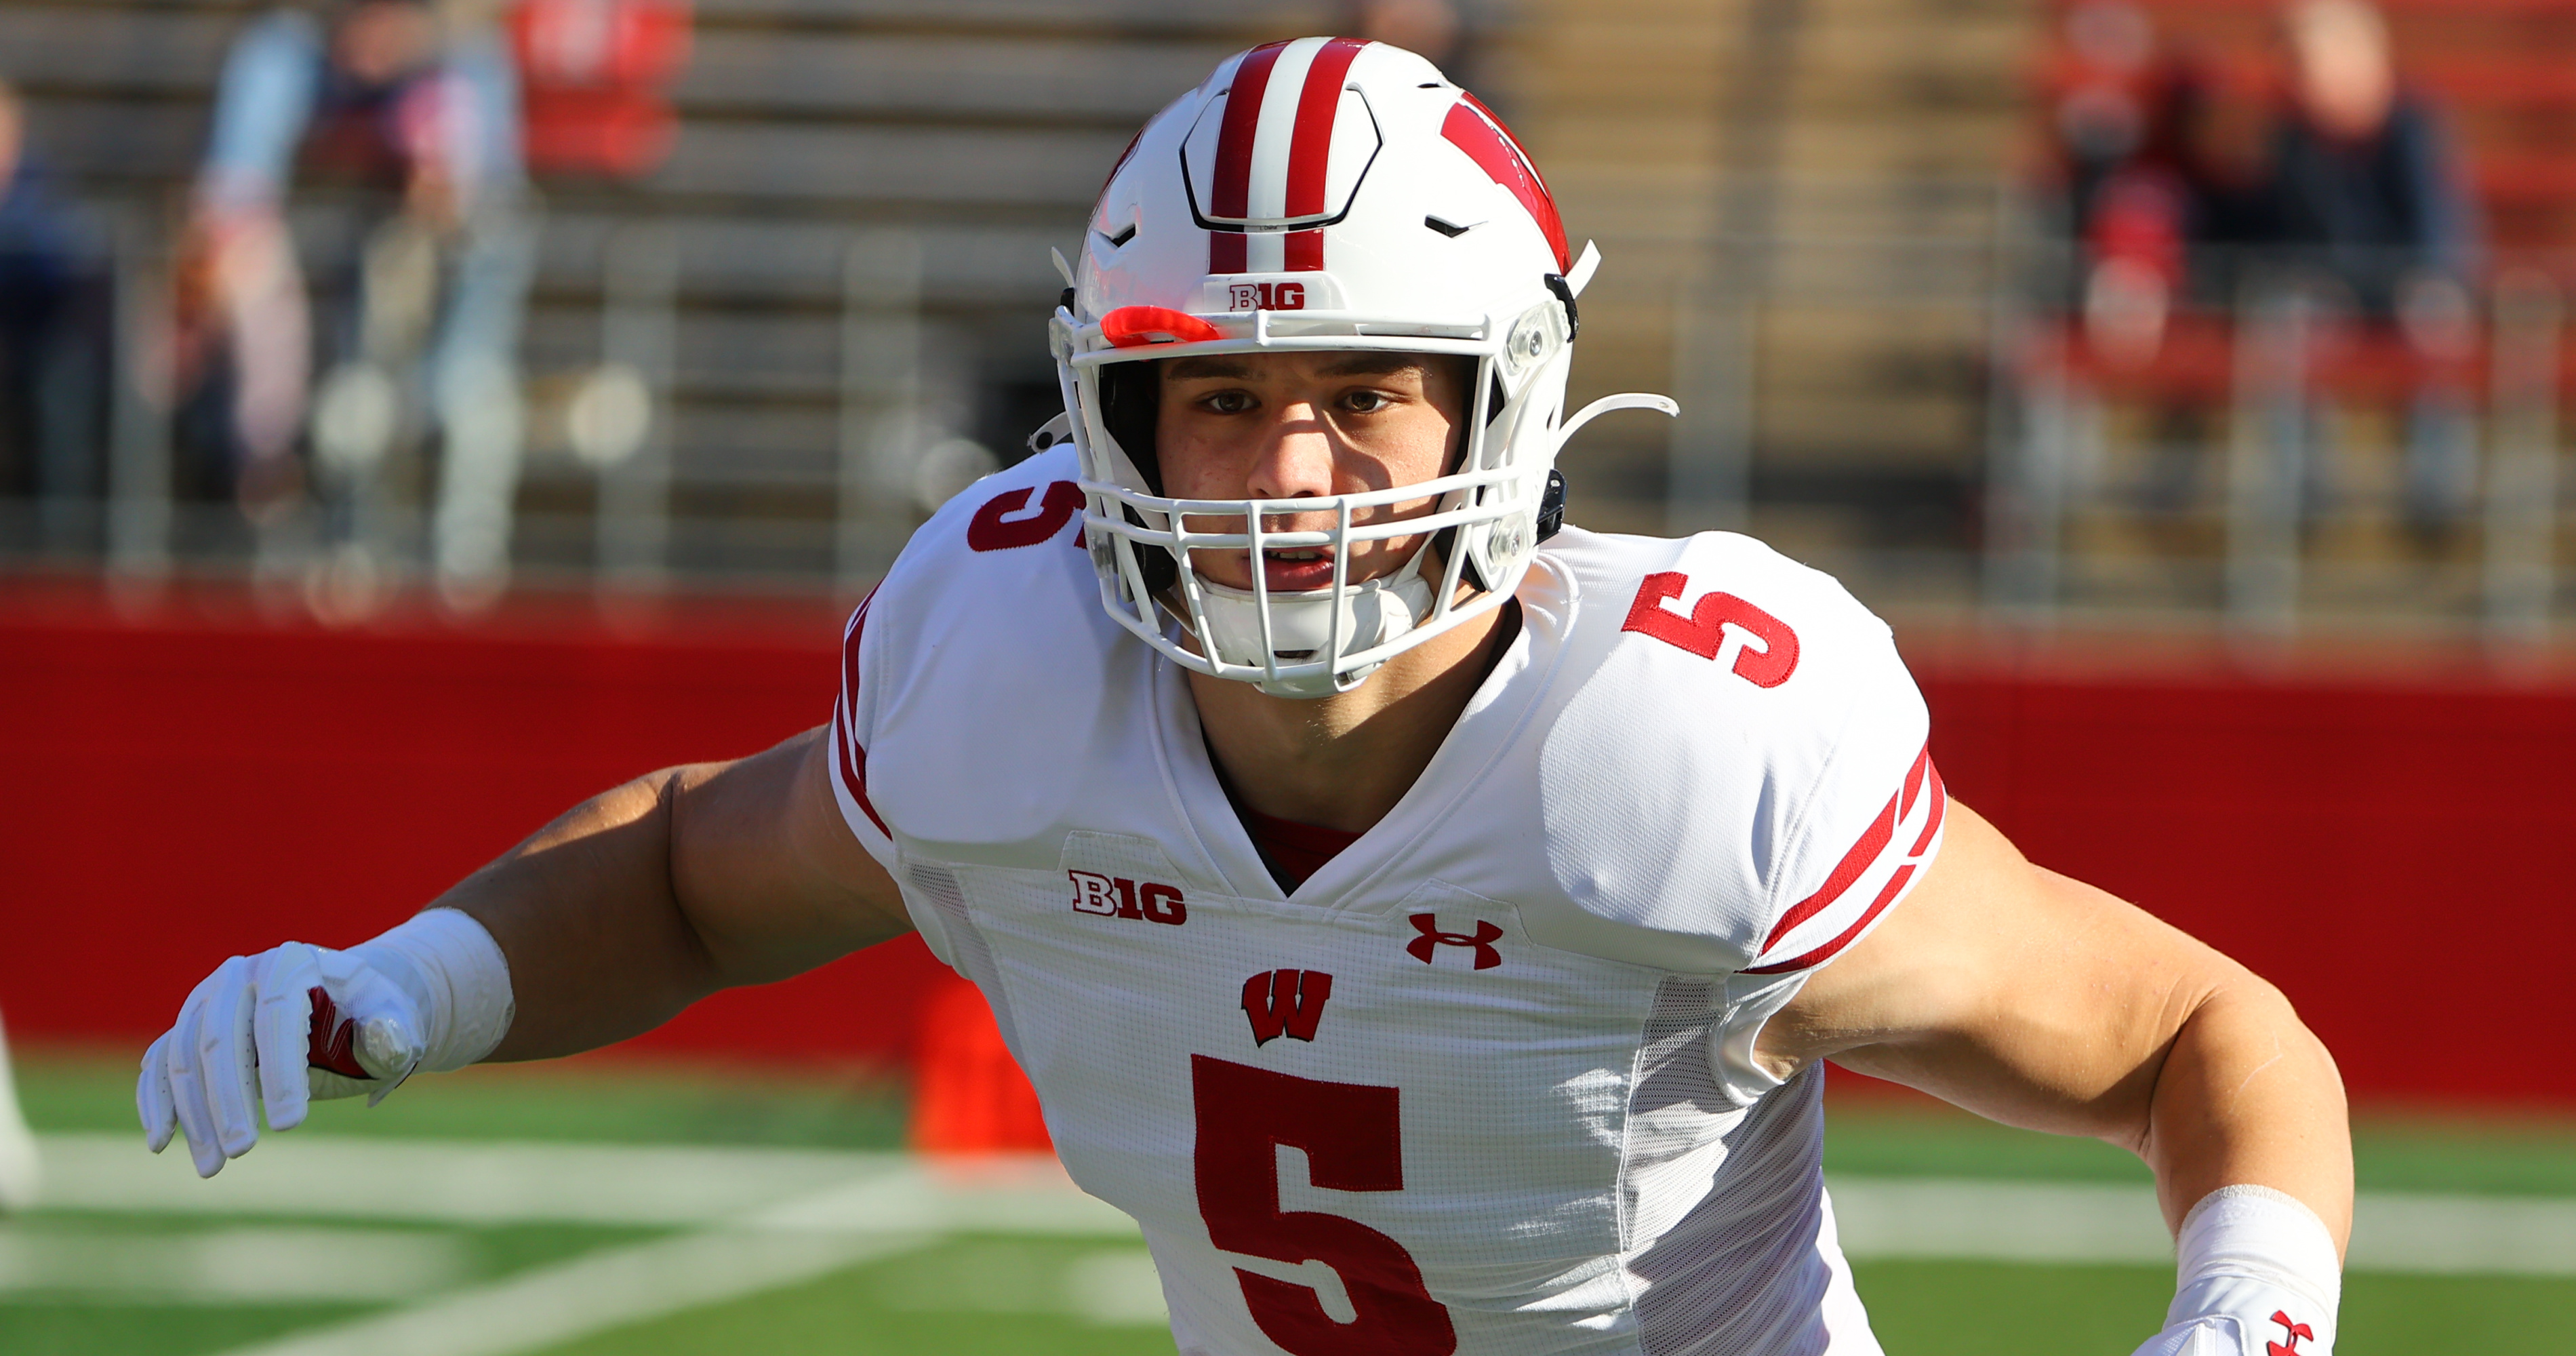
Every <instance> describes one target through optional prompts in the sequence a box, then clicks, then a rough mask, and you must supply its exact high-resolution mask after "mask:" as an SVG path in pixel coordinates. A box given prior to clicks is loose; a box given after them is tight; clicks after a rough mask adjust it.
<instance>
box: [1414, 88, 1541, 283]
mask: <svg viewBox="0 0 2576 1356" xmlns="http://www.w3.org/2000/svg"><path fill="white" fill-rule="evenodd" d="M1440 135H1441V136H1443V137H1446V138H1448V140H1449V142H1450V144H1451V145H1454V146H1456V147H1457V148H1458V149H1459V150H1462V151H1465V152H1466V153H1467V158H1468V159H1470V160H1473V161H1475V162H1476V164H1477V167H1478V168H1480V169H1482V170H1484V171H1485V173H1486V174H1487V175H1489V176H1491V177H1492V178H1493V181H1494V182H1495V183H1498V184H1501V185H1502V186H1503V187H1504V188H1507V189H1509V190H1511V194H1512V196H1513V197H1515V198H1518V199H1520V200H1521V206H1522V207H1525V208H1527V209H1529V214H1530V216H1532V217H1533V218H1536V219H1537V221H1538V228H1539V230H1540V231H1541V232H1542V233H1544V234H1545V235H1546V236H1547V244H1548V248H1549V249H1552V250H1554V251H1556V268H1557V271H1558V272H1560V273H1562V272H1564V271H1565V270H1567V269H1569V268H1571V267H1573V266H1574V252H1573V251H1572V250H1569V249H1567V248H1566V246H1565V223H1564V222H1563V221H1562V220H1560V219H1558V217H1557V215H1556V199H1555V198H1554V197H1552V196H1550V195H1549V193H1548V191H1547V183H1546V181H1545V180H1542V179H1540V178H1539V177H1538V169H1537V167H1535V166H1533V165H1531V164H1530V160H1529V154H1528V153H1527V152H1525V151H1523V150H1522V149H1521V145H1520V143H1519V142H1517V141H1514V140H1513V139H1512V134H1511V133H1510V132H1509V131H1508V130H1506V129H1505V128H1504V127H1503V120H1502V119H1500V118H1497V117H1495V116H1494V113H1493V110H1492V109H1489V108H1487V107H1485V106H1484V105H1483V104H1481V103H1478V102H1477V101H1476V96H1475V95H1472V94H1467V95H1462V96H1460V98H1459V100H1458V102H1457V103H1454V104H1452V105H1450V106H1449V119H1448V121H1446V122H1444V123H1442V124H1441V125H1440Z"/></svg>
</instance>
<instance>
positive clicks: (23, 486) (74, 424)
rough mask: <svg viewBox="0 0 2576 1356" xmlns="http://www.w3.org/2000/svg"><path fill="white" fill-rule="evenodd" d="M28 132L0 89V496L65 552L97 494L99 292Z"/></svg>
mask: <svg viewBox="0 0 2576 1356" xmlns="http://www.w3.org/2000/svg"><path fill="white" fill-rule="evenodd" d="M25 126H26V124H25V118H24V115H23V111H22V109H21V107H20V105H19V102H18V98H17V95H16V93H15V92H14V91H12V90H11V89H10V88H9V87H8V86H6V85H0V491H5V492H7V493H10V494H21V495H30V496H32V497H34V498H35V499H36V500H37V501H38V503H39V505H40V512H41V515H42V524H41V526H42V532H43V535H44V537H45V539H46V542H47V544H48V545H51V546H68V545H70V543H69V542H68V541H67V540H65V538H66V536H67V535H68V534H69V532H70V531H71V530H72V529H74V528H75V527H77V526H79V525H80V522H79V520H80V519H81V518H84V517H86V516H87V515H86V514H85V513H84V512H83V510H85V509H86V508H87V507H88V506H89V505H92V504H94V503H95V501H96V499H97V496H98V492H99V485H98V462H99V459H98V447H99V440H100V428H101V425H102V424H103V422H104V418H103V410H104V402H105V398H106V376H107V370H108V368H107V364H108V358H107V354H106V334H107V329H106V324H105V305H106V280H105V271H104V268H103V266H102V263H101V259H100V255H99V251H98V249H97V247H96V242H95V241H94V239H93V238H92V235H91V232H90V231H89V230H88V229H87V227H86V225H85V224H84V223H83V222H82V220H81V219H80V217H79V216H78V215H77V214H76V213H75V212H74V211H73V210H72V208H71V206H70V205H69V204H68V203H66V202H64V201H63V200H62V198H61V197H59V196H58V195H57V194H56V193H55V191H54V189H53V186H52V183H51V182H50V180H49V178H48V176H47V175H46V174H45V172H44V169H43V167H42V166H41V165H40V164H39V163H38V161H37V159H36V157H34V156H33V155H31V154H29V153H28V148H27V142H26V135H25Z"/></svg>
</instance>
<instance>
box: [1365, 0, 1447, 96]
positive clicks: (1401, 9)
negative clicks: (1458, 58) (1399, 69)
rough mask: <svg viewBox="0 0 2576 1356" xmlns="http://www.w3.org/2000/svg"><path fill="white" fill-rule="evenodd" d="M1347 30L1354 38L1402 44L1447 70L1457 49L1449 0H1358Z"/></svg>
mask: <svg viewBox="0 0 2576 1356" xmlns="http://www.w3.org/2000/svg"><path fill="white" fill-rule="evenodd" d="M1347 31H1348V32H1349V33H1350V35H1351V36H1352V37H1355V38H1367V39H1369V40H1371V41H1373V42H1383V43H1390V44H1392V45H1394V46H1397V47H1401V48H1403V49H1405V50H1406V51H1408V52H1412V53H1414V54H1416V55H1418V56H1421V57H1423V58H1424V59H1426V60H1428V61H1429V62H1430V63H1431V64H1432V65H1434V66H1438V67H1441V68H1442V69H1443V70H1446V69H1447V68H1448V65H1449V59H1450V58H1451V57H1452V56H1455V55H1456V54H1457V50H1458V37H1459V31H1460V23H1459V19H1458V7H1457V6H1455V5H1453V4H1451V3H1449V0H1357V3H1355V4H1353V5H1352V6H1351V19H1350V23H1349V26H1348V29H1347ZM1452 78H1453V79H1454V78H1455V77H1454V76H1453V77H1452Z"/></svg>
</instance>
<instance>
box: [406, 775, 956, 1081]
mask: <svg viewBox="0 0 2576 1356" xmlns="http://www.w3.org/2000/svg"><path fill="white" fill-rule="evenodd" d="M826 748H827V743H826V740H825V739H824V737H823V732H821V731H819V730H816V731H808V732H806V733H805V734H803V735H799V736H797V737H796V738H794V739H791V740H789V741H787V742H786V743H784V744H781V745H779V746H778V747H776V748H773V749H770V750H768V751H766V752H763V753H759V754H755V755H753V756H752V757H749V758H744V759H740V760H737V761H734V762H730V763H702V764H692V765H689V766H685V767H678V768H671V769H667V770H665V771H661V772H657V773H654V774H652V775H650V776H647V777H641V778H638V779H636V780H635V781H632V782H628V783H626V784H624V785H622V786H619V787H616V788H614V789H612V790H609V791H607V792H604V793H602V794H601V795H599V796H596V797H593V798H592V799H590V800H589V801H586V802H584V803H583V804H581V805H579V806H577V807H575V808H574V809H572V810H571V811H569V812H568V813H566V814H565V815H563V816H562V817H561V818H559V819H557V820H556V821H555V822H554V823H552V824H549V825H547V826H546V827H545V828H544V829H542V830H540V831H538V833H537V834H536V835H535V836H533V837H531V838H529V839H528V840H527V841H526V842H524V843H521V844H520V845H519V846H518V847H516V848H514V849H512V850H511V851H510V852H509V853H507V854H505V855H504V856H502V857H501V858H500V859H499V860H497V861H494V862H493V863H491V864H490V865H488V866H486V867H484V868H483V869H482V870H480V871H477V872H475V873H474V874H473V875H472V876H469V877H467V878H466V879H465V880H464V881H462V882H460V883H459V884H458V885H457V886H456V887H455V888H454V889H452V890H450V891H448V892H447V893H446V894H444V895H442V896H440V897H439V898H438V899H437V900H436V901H434V902H435V904H436V905H440V906H445V907H451V908H457V909H462V910H464V911H465V912H467V913H469V914H472V915H473V916H474V917H475V918H476V919H478V920H480V921H481V922H482V924H483V925H484V926H485V927H486V928H488V929H490V931H491V933H492V935H493V938H494V939H495V940H496V941H498V942H499V943H500V945H501V950H502V953H503V954H504V955H505V956H507V957H508V959H509V963H510V980H511V989H512V992H513V995H514V997H515V999H516V1001H517V1006H518V1013H517V1017H516V1018H515V1020H514V1021H513V1022H512V1023H511V1027H510V1031H509V1034H508V1036H507V1037H505V1038H504V1039H503V1040H502V1042H501V1044H500V1046H499V1048H497V1049H496V1050H494V1051H493V1052H492V1054H491V1056H490V1058H492V1059H496V1060H517V1059H542V1058H546V1057H549V1056H555V1055H564V1054H571V1053H574V1052H576V1051H580V1050H588V1049H593V1048H596V1047H598V1046H602V1045H606V1044H610V1043H612V1042H615V1041H619V1040H623V1039H625V1038H627V1037H629V1036H632V1035H635V1034H637V1033H639V1032H642V1031H646V1030H649V1029H651V1028H652V1027H654V1026H657V1025H659V1024H661V1023H662V1022H664V1021H667V1020H669V1019H670V1017H671V1016H672V1015H673V1014H675V1013H677V1012H678V1011H679V1010H680V1009H682V1008H684V1007H686V1006H688V1005H689V1004H690V1003H692V1002H695V1001H696V1000H698V999H700V998H702V997H705V996H706V995H707V994H709V993H712V992H714V991H716V990H717V989H720V988H725V987H728V986H731V985H737V984H757V983H765V982H767V981H770V980H775V979H782V978H785V977H787V976H789V975H792V974H796V973H799V972H801V971H803V970H807V969H810V968H812V967H813V966H816V965H820V964H822V963H823V962H825V961H828V960H831V959H833V958H834V957H837V956H840V955H844V954H846V953H848V952H850V951H853V950H856V949H858V948H860V947H863V946H867V945H870V944H872V943H875V942H878V941H882V940H885V939H886V938H889V937H893V936H896V935H899V934H900V933H902V932H904V931H906V930H908V929H909V927H910V924H909V923H908V922H907V921H906V920H905V918H904V914H903V911H902V905H901V901H900V899H899V897H898V896H897V895H896V893H895V890H894V886H893V882H892V881H891V880H889V879H888V878H887V877H886V875H885V873H884V871H883V870H882V869H881V868H879V867H878V866H877V864H876V862H875V861H874V859H872V858H870V857H869V856H868V855H867V853H866V851H865V850H864V849H862V848H861V847H860V846H859V845H858V843H857V841H856V840H855V839H852V838H851V837H850V835H849V832H848V830H847V829H845V828H844V827H842V825H841V824H840V823H839V822H838V818H837V815H838V811H837V809H836V808H835V807H834V805H833V802H832V795H831V789H830V784H829V782H828V781H827V780H825V778H827V777H828V775H829V771H828V764H827V763H826V761H825V753H824V750H825V749H826Z"/></svg>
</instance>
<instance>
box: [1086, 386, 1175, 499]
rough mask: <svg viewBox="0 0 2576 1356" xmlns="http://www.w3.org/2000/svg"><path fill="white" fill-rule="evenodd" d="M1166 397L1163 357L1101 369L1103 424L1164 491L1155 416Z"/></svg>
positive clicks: (1149, 484) (1148, 483)
mask: <svg viewBox="0 0 2576 1356" xmlns="http://www.w3.org/2000/svg"><path fill="white" fill-rule="evenodd" d="M1162 401H1163V382H1162V363H1161V362H1160V361H1146V362H1127V363H1111V364H1109V365H1108V366H1105V367H1103V368H1101V369H1100V425H1101V427H1103V428H1105V429H1107V430H1109V436H1110V437H1112V438H1115V439H1117V440H1118V448H1119V450H1120V451H1122V452H1125V453H1126V454H1127V460H1128V461H1130V462H1132V463H1134V464H1135V467H1136V471H1137V474H1139V475H1142V476H1143V477H1144V478H1145V488H1147V489H1149V490H1151V491H1153V492H1154V493H1155V494H1157V495H1160V494H1161V493H1162V492H1163V465H1162V461H1161V459H1160V458H1158V457H1156V456H1155V454H1154V426H1155V416H1156V414H1157V412H1158V410H1159V409H1160V407H1161V405H1162Z"/></svg>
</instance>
